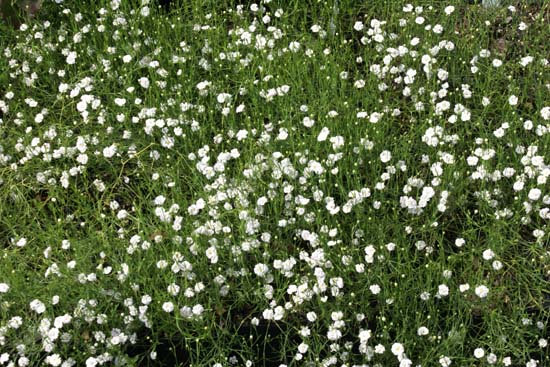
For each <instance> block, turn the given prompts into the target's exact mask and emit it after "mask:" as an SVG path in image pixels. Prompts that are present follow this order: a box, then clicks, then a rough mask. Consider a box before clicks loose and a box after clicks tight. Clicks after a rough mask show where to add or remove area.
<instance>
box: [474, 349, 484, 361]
mask: <svg viewBox="0 0 550 367" xmlns="http://www.w3.org/2000/svg"><path fill="white" fill-rule="evenodd" d="M484 355H485V351H484V350H483V348H476V349H475V350H474V357H476V358H477V359H480V358H483V356H484Z"/></svg>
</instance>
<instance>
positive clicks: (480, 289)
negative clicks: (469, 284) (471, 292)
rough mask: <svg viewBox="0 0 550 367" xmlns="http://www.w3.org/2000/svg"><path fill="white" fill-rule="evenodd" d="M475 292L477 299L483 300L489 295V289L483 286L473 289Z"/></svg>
mask: <svg viewBox="0 0 550 367" xmlns="http://www.w3.org/2000/svg"><path fill="white" fill-rule="evenodd" d="M475 292H476V295H477V296H478V297H479V298H485V297H487V295H488V294H489V288H487V287H486V286H484V285H478V286H477V287H476V289H475Z"/></svg>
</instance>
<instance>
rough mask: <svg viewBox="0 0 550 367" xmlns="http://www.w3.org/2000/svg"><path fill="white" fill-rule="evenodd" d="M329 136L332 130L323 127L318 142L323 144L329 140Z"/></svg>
mask: <svg viewBox="0 0 550 367" xmlns="http://www.w3.org/2000/svg"><path fill="white" fill-rule="evenodd" d="M329 134H330V130H329V129H328V128H327V127H323V128H322V129H321V131H320V132H319V136H317V141H319V142H321V141H325V140H327V137H328V135H329Z"/></svg>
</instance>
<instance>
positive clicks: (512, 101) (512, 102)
mask: <svg viewBox="0 0 550 367" xmlns="http://www.w3.org/2000/svg"><path fill="white" fill-rule="evenodd" d="M508 103H509V104H510V106H515V105H517V104H518V97H516V96H515V95H511V96H510V98H508Z"/></svg>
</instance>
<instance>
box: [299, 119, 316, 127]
mask: <svg viewBox="0 0 550 367" xmlns="http://www.w3.org/2000/svg"><path fill="white" fill-rule="evenodd" d="M302 124H303V125H304V126H305V127H308V128H310V127H312V126H313V125H314V124H315V120H313V119H311V118H309V117H308V116H306V117H304V119H303V120H302Z"/></svg>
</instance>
